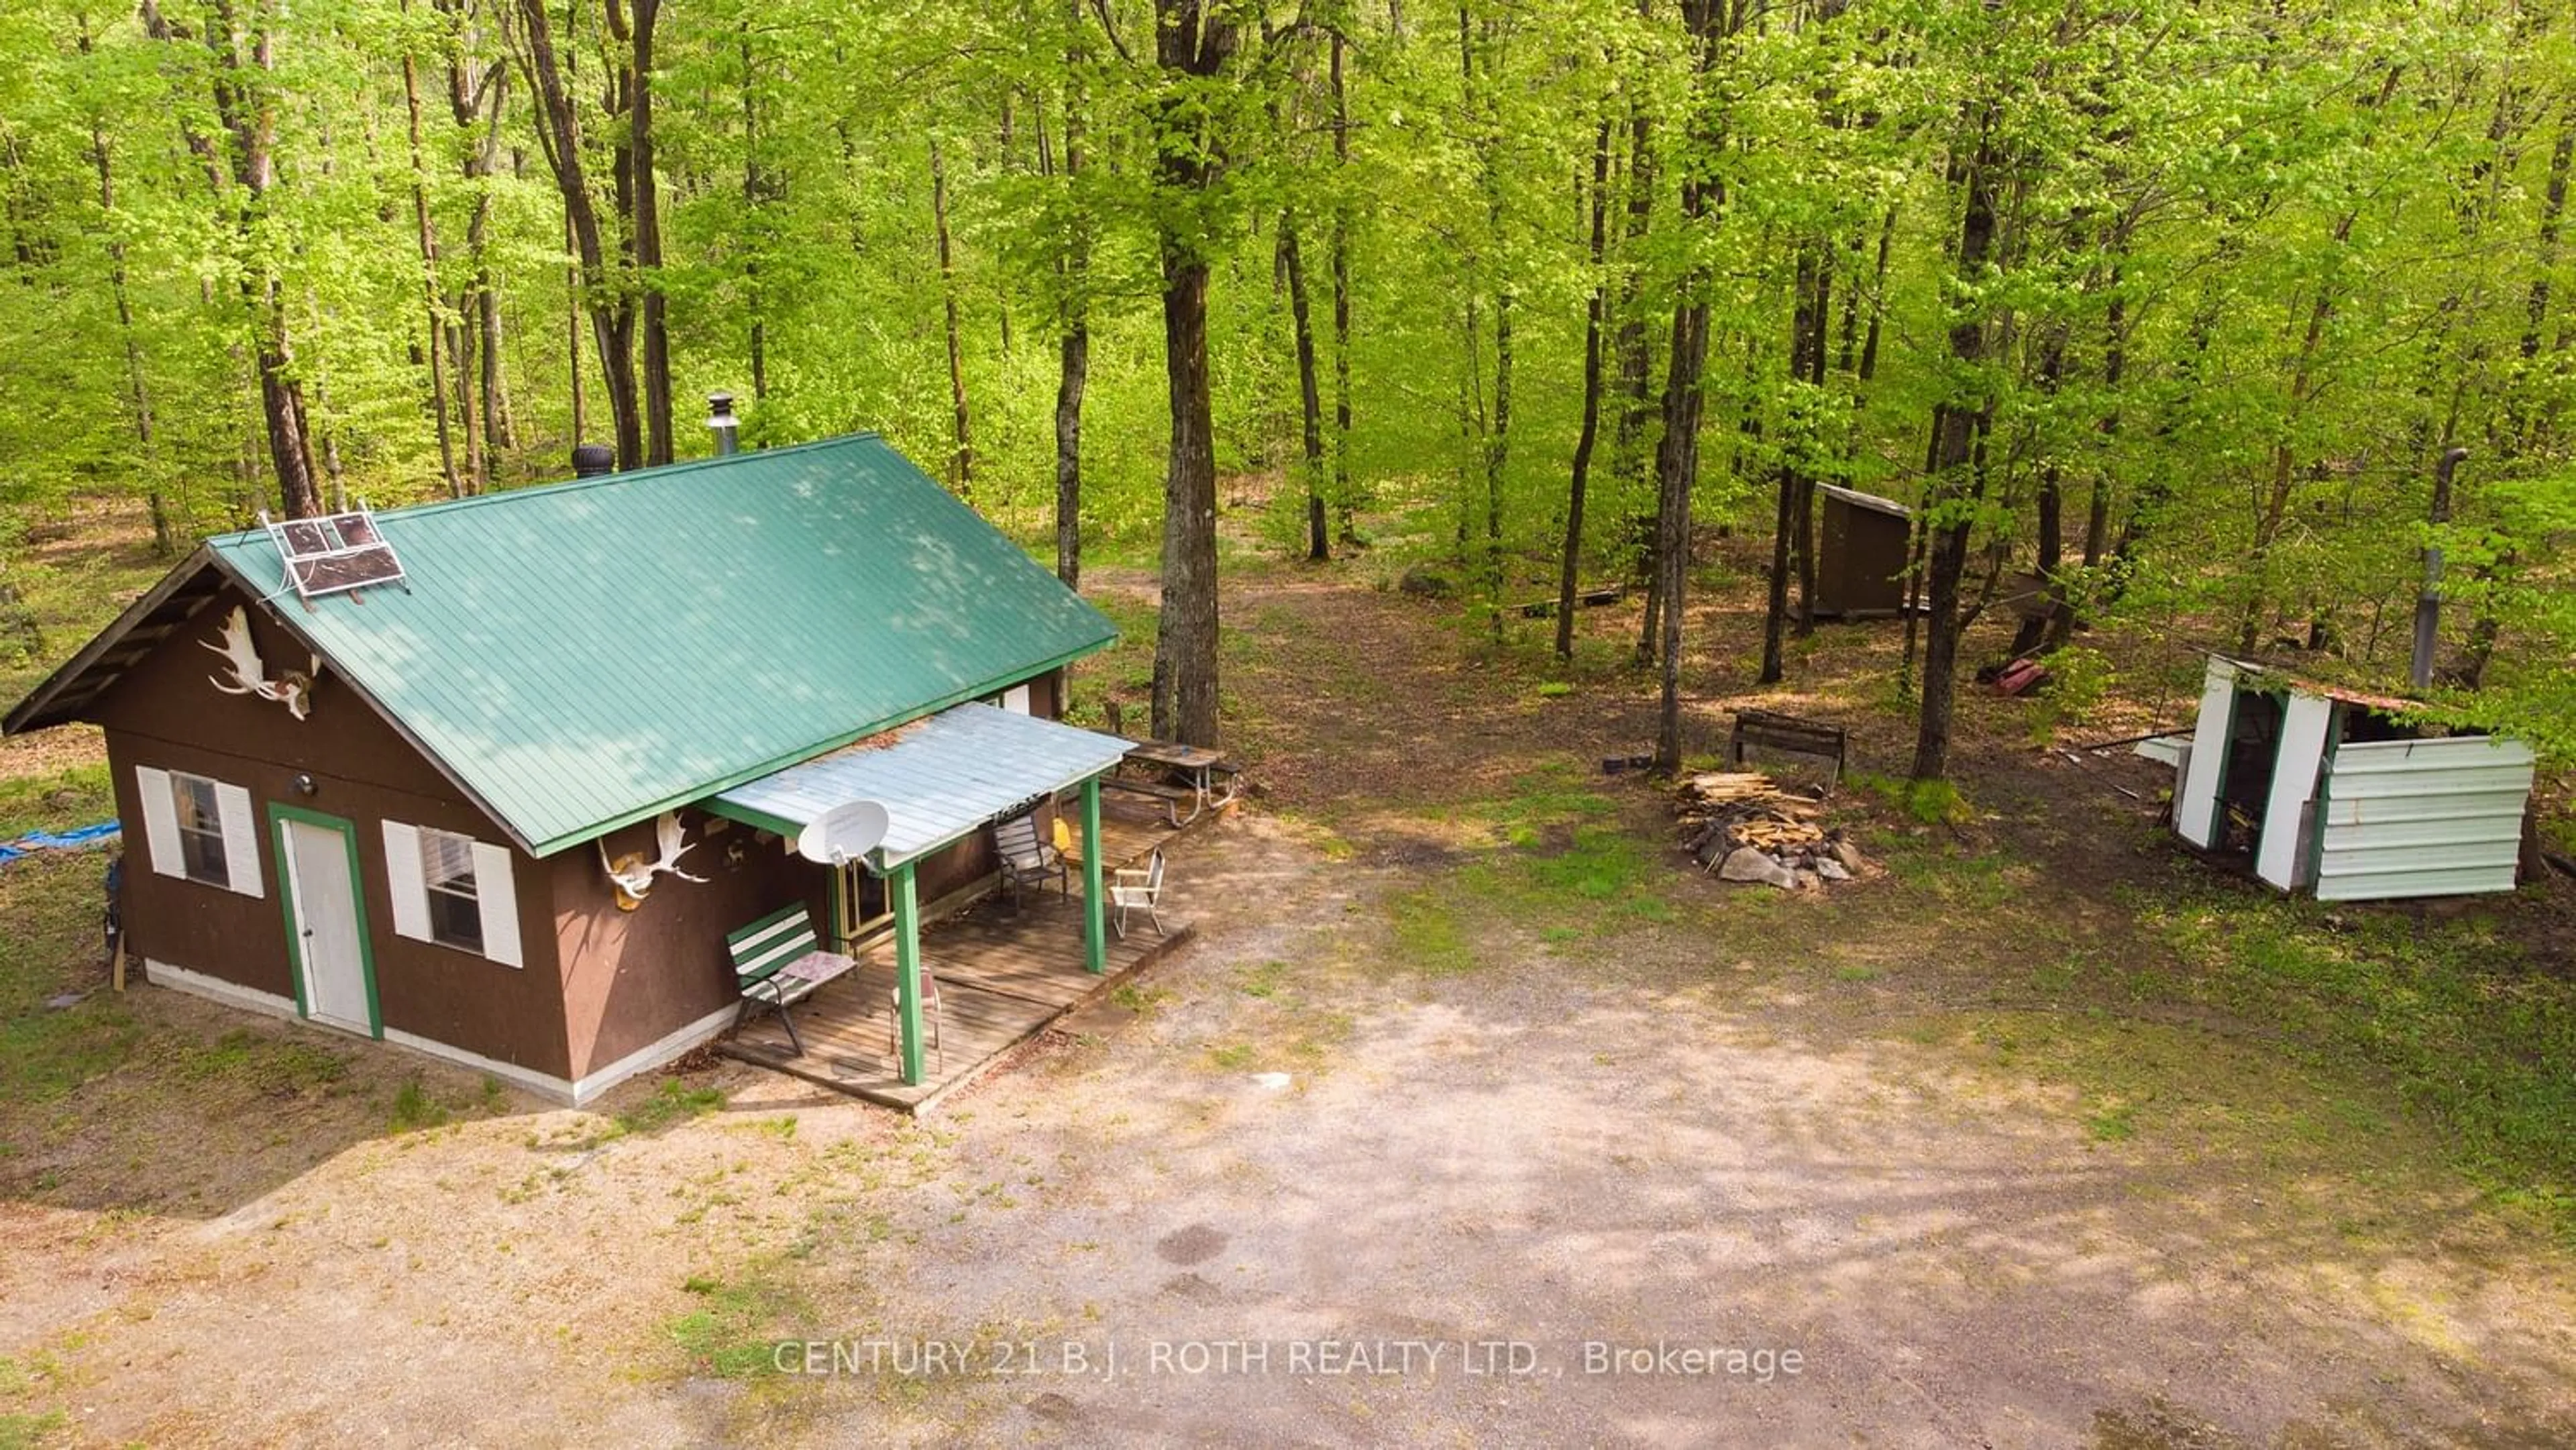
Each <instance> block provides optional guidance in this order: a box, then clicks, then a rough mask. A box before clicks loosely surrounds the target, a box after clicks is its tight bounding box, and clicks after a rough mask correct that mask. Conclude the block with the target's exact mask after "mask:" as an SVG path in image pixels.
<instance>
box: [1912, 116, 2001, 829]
mask: <svg viewBox="0 0 2576 1450" xmlns="http://www.w3.org/2000/svg"><path fill="white" fill-rule="evenodd" d="M1995 123H1996V116H1995V114H1994V109H1993V106H1992V104H1991V103H1987V104H1984V105H1982V106H1981V107H1980V111H1979V115H1978V117H1977V125H1976V139H1975V149H1974V151H1973V152H1972V153H1971V155H1970V157H1969V159H1968V162H1967V167H1966V175H1965V176H1964V177H1963V178H1962V181H1963V183H1964V188H1963V189H1964V191H1965V193H1966V196H1965V201H1966V205H1965V208H1964V210H1963V213H1962V215H1961V218H1960V222H1959V247H1958V253H1957V257H1956V265H1957V268H1958V274H1959V276H1960V277H1961V279H1963V280H1964V281H1966V282H1968V283H1969V284H1970V286H1971V288H1973V287H1974V286H1976V285H1977V284H1978V283H1979V282H1980V281H1981V280H1982V274H1983V272H1984V270H1985V265H1986V258H1987V256H1988V254H1989V253H1991V252H1992V251H1993V249H1994V241H1995V190H1994V186H1995V171H1996V169H1997V165H1998V161H1999V158H1998V157H1997V155H1996V151H1995V140H1994V130H1995ZM1971 296H1972V297H1973V292H1972V294H1971ZM1954 305H1956V306H1958V307H1960V308H1961V309H1962V310H1961V311H1959V312H1958V313H1957V314H1955V315H1954V316H1953V317H1952V318H1951V320H1950V358H1951V361H1952V362H1953V363H1954V364H1955V365H1956V367H1957V370H1958V372H1959V373H1960V374H1961V375H1963V376H1969V377H1973V376H1975V374H1976V373H1977V372H1978V370H1979V369H1980V368H1982V367H1983V365H1984V363H1985V359H1986V323H1985V318H1984V317H1983V316H1981V315H1979V314H1978V313H1977V312H1976V311H1974V310H1972V309H1973V308H1974V307H1975V306H1976V305H1977V304H1976V303H1975V302H1974V301H1973V300H1963V301H1962V302H1960V303H1957V304H1954ZM1987 406H1988V404H1987V402H1986V401H1985V400H1983V399H1981V398H1963V399H1957V400H1954V401H1951V402H1945V403H1943V404H1941V405H1939V406H1938V407H1936V408H1935V409H1934V410H1933V414H1932V444H1931V461H1932V469H1931V473H1932V477H1931V480H1930V485H1929V488H1928V489H1927V491H1926V495H1925V498H1924V506H1923V509H1922V513H1921V516H1920V517H1921V524H1922V527H1924V528H1925V529H1926V530H1928V532H1927V534H1926V538H1925V544H1924V575H1925V578H1924V593H1925V609H1926V615H1925V619H1924V639H1923V697H1922V704H1921V714H1920V717H1919V720H1918V724H1917V728H1916V731H1915V736H1914V769H1913V778H1914V779H1916V780H1918V781H1924V780H1940V779H1942V778H1943V777H1945V776H1946V775H1947V774H1948V773H1949V769H1950V718H1951V711H1952V707H1953V705H1954V703H1955V701H1956V696H1957V689H1958V664H1959V636H1960V633H1961V632H1962V630H1963V629H1964V627H1965V622H1964V621H1963V620H1962V619H1961V617H1960V612H1959V597H1960V582H1961V581H1962V580H1963V579H1964V578H1965V577H1966V575H1967V564H1968V536H1969V534H1970V532H1971V531H1972V530H1973V529H1974V527H1975V517H1974V510H1973V508H1971V507H1969V501H1970V500H1972V499H1973V498H1974V497H1975V496H1976V493H1977V491H1978V488H1979V480H1978V479H1977V478H1976V476H1975V471H1974V469H1973V467H1972V456H1973V454H1974V452H1975V449H1976V439H1977V431H1978V425H1979V423H1980V421H1981V419H1982V417H1983V415H1984V411H1985V408H1986V407H1987Z"/></svg>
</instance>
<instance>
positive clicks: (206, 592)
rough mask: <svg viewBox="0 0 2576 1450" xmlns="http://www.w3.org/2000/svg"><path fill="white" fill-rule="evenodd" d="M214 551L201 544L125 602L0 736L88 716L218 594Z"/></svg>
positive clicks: (14, 713) (1, 726)
mask: <svg viewBox="0 0 2576 1450" xmlns="http://www.w3.org/2000/svg"><path fill="white" fill-rule="evenodd" d="M215 562H216V560H215V554H214V551H213V550H211V549H209V548H206V547H205V546H204V545H202V544H201V545H199V546H198V547H197V548H196V550H195V551H194V552H192V553H190V554H189V555H188V557H187V558H185V559H182V560H180V561H179V562H178V563H177V564H175V565H173V566H171V569H170V572H169V573H167V574H164V575H162V576H161V582H160V583H158V584H155V585H153V586H152V587H151V588H149V589H147V590H145V591H143V594H142V595H141V597H139V598H137V599H136V600H135V601H134V602H133V603H132V604H129V605H127V606H125V608H124V610H123V611H121V612H120V613H118V615H117V616H116V618H115V619H114V620H113V621H111V622H110V623H109V624H108V626H107V628H105V629H103V630H100V631H99V632H98V635H97V637H96V638H94V639H92V640H91V641H90V642H89V643H87V644H85V645H83V646H81V647H80V649H79V650H78V651H77V652H76V653H74V654H73V655H72V657H71V658H70V659H67V660H65V661H63V663H62V666H61V667H60V668H58V669H56V670H55V671H54V672H53V673H52V674H50V675H47V676H46V677H45V679H44V682H43V683H42V684H39V685H37V686H36V688H34V689H32V690H30V691H28V692H27V697H26V698H25V699H23V700H20V701H19V702H18V703H17V704H16V705H15V706H14V707H12V708H11V709H10V711H9V714H8V716H7V718H6V719H0V735H23V734H26V733H27V732H28V731H31V730H43V729H45V728H47V727H49V726H54V725H68V724H70V723H71V722H73V721H75V720H83V719H87V718H88V717H87V716H86V715H84V714H82V713H81V712H82V711H84V710H86V709H87V708H88V707H89V706H90V705H91V704H92V703H94V702H95V701H96V700H97V699H98V697H99V696H101V695H104V694H106V693H107V691H108V689H109V687H110V686H112V685H114V684H115V683H116V682H117V681H118V680H120V679H123V678H124V677H125V671H126V669H127V667H128V666H130V665H132V664H133V663H134V662H135V661H137V660H140V659H141V658H143V657H144V656H145V655H147V654H150V653H151V652H152V651H153V650H155V649H157V648H159V647H160V645H161V643H162V641H164V640H166V639H168V638H169V637H170V636H171V635H172V634H174V633H176V632H178V630H179V629H180V627H181V626H183V625H185V624H186V623H187V622H188V621H189V620H190V619H191V618H193V617H195V615H196V613H197V611H198V610H200V609H203V608H204V607H205V606H206V604H207V603H208V602H209V601H211V600H212V599H213V598H214V596H215V590H216V588H217V587H218V586H219V585H220V584H221V583H222V580H223V578H224V577H225V576H224V575H223V574H221V573H218V572H217V571H216V570H215V567H214V566H215Z"/></svg>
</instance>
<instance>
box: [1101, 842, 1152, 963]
mask: <svg viewBox="0 0 2576 1450" xmlns="http://www.w3.org/2000/svg"><path fill="white" fill-rule="evenodd" d="M1162 900H1163V852H1162V848H1161V847H1159V846H1158V847H1156V848H1155V850H1154V854H1153V855H1152V856H1151V857H1150V858H1148V859H1147V861H1146V863H1145V869H1144V870H1142V871H1139V870H1137V869H1136V868H1135V867H1133V866H1128V867H1123V868H1121V869H1120V870H1119V871H1118V872H1117V874H1116V875H1115V877H1114V878H1112V880H1111V881H1110V884H1109V904H1110V905H1112V906H1114V907H1116V908H1118V914H1117V916H1116V917H1115V918H1113V919H1112V923H1111V924H1112V925H1113V926H1115V927H1116V928H1117V931H1118V938H1119V940H1121V941H1124V940H1126V938H1127V913H1128V911H1129V910H1130V909H1131V908H1132V909H1137V910H1141V911H1143V912H1144V913H1145V919H1146V920H1148V921H1151V922H1152V923H1154V935H1156V936H1161V935H1162V934H1163V918H1162V915H1161V913H1160V911H1159V910H1158V908H1159V907H1160V906H1161V904H1162Z"/></svg>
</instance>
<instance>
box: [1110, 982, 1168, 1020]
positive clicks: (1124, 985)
mask: <svg viewBox="0 0 2576 1450" xmlns="http://www.w3.org/2000/svg"><path fill="white" fill-rule="evenodd" d="M1171 995H1172V993H1171V989H1170V988H1168V987H1150V986H1141V985H1139V984H1137V983H1135V982H1120V983H1119V984H1118V985H1117V986H1114V987H1112V988H1110V989H1109V1005H1111V1006H1113V1007H1115V1008H1117V1009H1118V1010H1119V1011H1121V1012H1133V1013H1135V1014H1136V1015H1137V1016H1139V1017H1142V1016H1145V1015H1146V1014H1148V1013H1150V1012H1152V1011H1153V1010H1154V1009H1155V1008H1157V1007H1159V1006H1161V1005H1162V1004H1163V1003H1164V1002H1165V1001H1166V1000H1168V999H1169V998H1170V997H1171Z"/></svg>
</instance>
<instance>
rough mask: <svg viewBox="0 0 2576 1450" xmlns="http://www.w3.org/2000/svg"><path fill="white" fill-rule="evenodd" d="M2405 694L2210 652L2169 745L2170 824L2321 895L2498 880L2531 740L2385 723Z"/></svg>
mask: <svg viewBox="0 0 2576 1450" xmlns="http://www.w3.org/2000/svg"><path fill="white" fill-rule="evenodd" d="M2411 708H2412V702H2409V701H2405V700H2399V699H2395V698H2392V697H2387V696H2376V695H2368V694H2362V693H2359V692H2356V691H2351V690H2345V689H2339V688H2336V687H2333V686H2328V685H2319V684H2313V683H2308V682H2304V681H2299V680H2294V679H2291V678H2289V677H2288V676H2286V675H2283V674H2280V673H2279V672H2277V671H2274V670H2271V669H2267V668H2266V667H2264V666H2262V665H2258V664H2251V663H2248V662H2246V661H2244V660H2237V659H2230V658H2227V657H2225V656H2220V655H2213V656H2211V657H2210V661H2209V670H2208V674H2207V676H2206V677H2205V684H2204V688H2203V690H2202V692H2201V700H2200V718H2199V720H2198V722H2197V723H2196V724H2195V725H2194V727H2193V729H2192V733H2191V738H2190V742H2189V743H2188V745H2185V746H2183V747H2182V748H2181V749H2180V750H2178V751H2176V752H2175V754H2177V755H2178V756H2179V760H2178V763H2177V765H2176V768H2175V776H2174V810H2173V817H2174V832H2175V834H2177V835H2179V836H2181V837H2182V838H2183V839H2184V840H2185V841H2188V842H2190V843H2191V844H2192V845H2194V846H2197V847H2200V848H2201V849H2203V850H2206V851H2213V852H2247V853H2250V854H2251V856H2252V858H2253V866H2254V874H2255V875H2256V876H2258V877H2260V878H2261V879H2262V880H2263V881H2265V882H2266V883H2268V884H2270V885H2273V886H2276V887H2279V888H2280V889H2281V890H2283V891H2304V890H2313V891H2314V892H2315V893H2316V895H2317V897H2318V899H2320V900H2325V901H2379V900H2389V899H2394V898H2398V897H2409V896H2465V895H2472V894H2476V893H2481V892H2491V891H2511V890H2512V889H2513V887H2514V871H2515V866H2516V863H2517V861H2518V859H2519V854H2520V849H2521V842H2522V819H2523V812H2524V809H2525V806H2526V804H2527V803H2528V801H2529V799H2530V796H2531V781H2532V768H2533V755H2532V750H2531V747H2530V746H2528V745H2526V744H2523V743H2522V742H2520V741H2515V740H2507V739H2502V738H2499V737H2496V736H2492V735H2451V736H2441V737H2435V738H2425V737H2423V736H2421V735H2419V734H2418V733H2417V732H2416V731H2415V730H2414V729H2412V728H2410V727H2408V726H2406V725H2403V724H2401V723H2399V717H2400V716H2401V715H2403V714H2405V713H2406V712H2407V711H2408V710H2410V709H2411Z"/></svg>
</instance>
